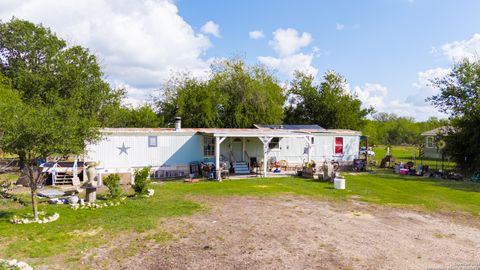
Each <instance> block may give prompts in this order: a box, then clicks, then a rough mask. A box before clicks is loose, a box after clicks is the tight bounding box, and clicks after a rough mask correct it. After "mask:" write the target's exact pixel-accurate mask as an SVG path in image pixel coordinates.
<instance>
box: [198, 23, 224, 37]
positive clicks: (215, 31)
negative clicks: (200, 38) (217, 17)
mask: <svg viewBox="0 0 480 270" xmlns="http://www.w3.org/2000/svg"><path fill="white" fill-rule="evenodd" d="M201 30H202V32H203V33H205V34H210V35H213V36H215V37H217V38H218V37H220V26H219V25H218V24H216V23H214V22H213V21H208V22H206V23H205V24H204V25H203V26H202V28H201Z"/></svg>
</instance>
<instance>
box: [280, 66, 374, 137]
mask: <svg viewBox="0 0 480 270" xmlns="http://www.w3.org/2000/svg"><path fill="white" fill-rule="evenodd" d="M289 94H290V99H289V103H290V104H289V105H288V106H287V107H286V109H285V123H287V124H295V123H297V124H318V125H320V126H322V127H324V128H348V129H360V128H362V127H363V126H364V125H365V123H366V122H365V118H366V116H367V115H368V114H370V113H371V112H373V109H372V108H368V109H362V108H361V105H362V103H361V101H360V100H359V99H358V98H357V97H356V96H355V95H353V94H351V93H349V92H348V90H347V82H346V80H345V78H343V77H342V76H341V75H339V74H338V73H335V72H333V71H328V72H327V73H325V75H324V76H323V80H322V81H321V82H320V84H315V82H314V77H313V76H312V75H309V74H305V73H302V72H296V73H295V78H294V79H293V81H292V83H291V87H290V91H289Z"/></svg>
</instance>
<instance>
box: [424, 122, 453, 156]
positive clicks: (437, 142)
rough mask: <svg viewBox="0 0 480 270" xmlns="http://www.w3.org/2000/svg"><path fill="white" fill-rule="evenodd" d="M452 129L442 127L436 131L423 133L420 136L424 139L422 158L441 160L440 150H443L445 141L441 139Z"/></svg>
mask: <svg viewBox="0 0 480 270" xmlns="http://www.w3.org/2000/svg"><path fill="white" fill-rule="evenodd" d="M452 129H453V128H452V127H450V126H442V127H439V128H436V129H432V130H429V131H425V132H423V133H422V134H421V135H422V136H423V137H425V147H424V154H423V157H425V158H432V159H441V158H442V149H444V148H445V145H446V144H445V141H444V140H443V139H442V137H444V136H447V135H448V133H449V132H450V131H451V130H452Z"/></svg>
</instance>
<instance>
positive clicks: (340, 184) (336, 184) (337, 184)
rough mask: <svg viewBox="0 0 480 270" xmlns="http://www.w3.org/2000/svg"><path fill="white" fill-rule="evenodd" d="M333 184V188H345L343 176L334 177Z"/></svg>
mask: <svg viewBox="0 0 480 270" xmlns="http://www.w3.org/2000/svg"><path fill="white" fill-rule="evenodd" d="M333 186H334V187H335V189H345V178H339V177H335V179H334V180H333Z"/></svg>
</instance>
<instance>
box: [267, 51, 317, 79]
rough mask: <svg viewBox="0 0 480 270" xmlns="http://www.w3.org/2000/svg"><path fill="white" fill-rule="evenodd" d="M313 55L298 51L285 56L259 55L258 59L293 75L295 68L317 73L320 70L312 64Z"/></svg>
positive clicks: (286, 73) (285, 73) (288, 74)
mask: <svg viewBox="0 0 480 270" xmlns="http://www.w3.org/2000/svg"><path fill="white" fill-rule="evenodd" d="M312 60H313V55H312V54H303V53H298V54H294V55H289V56H285V57H279V58H276V57H271V56H259V57H258V61H260V62H261V63H263V64H264V65H266V66H269V67H271V68H274V69H276V70H278V71H279V72H281V73H282V74H284V75H287V76H292V75H293V73H294V71H295V70H301V71H304V72H307V73H309V74H313V75H316V74H317V73H318V70H317V69H316V68H314V67H313V66H312Z"/></svg>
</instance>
